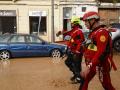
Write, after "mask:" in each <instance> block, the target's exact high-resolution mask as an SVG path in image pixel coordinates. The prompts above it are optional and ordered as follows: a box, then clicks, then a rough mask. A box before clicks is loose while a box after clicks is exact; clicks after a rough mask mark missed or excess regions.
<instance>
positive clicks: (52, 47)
mask: <svg viewBox="0 0 120 90" xmlns="http://www.w3.org/2000/svg"><path fill="white" fill-rule="evenodd" d="M66 50H67V46H66V45H63V44H57V43H49V42H46V41H44V40H42V39H41V38H39V37H38V36H35V35H28V34H7V35H1V36H0V59H9V58H11V57H30V56H52V57H61V56H62V55H64V54H65V52H66Z"/></svg>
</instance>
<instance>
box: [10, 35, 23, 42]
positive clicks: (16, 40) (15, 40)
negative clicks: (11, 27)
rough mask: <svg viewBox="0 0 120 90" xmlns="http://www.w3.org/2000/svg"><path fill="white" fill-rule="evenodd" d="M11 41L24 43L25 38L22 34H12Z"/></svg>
mask: <svg viewBox="0 0 120 90" xmlns="http://www.w3.org/2000/svg"><path fill="white" fill-rule="evenodd" d="M10 42H11V43H16V42H17V43H24V42H25V38H24V36H13V37H12V38H11V40H10Z"/></svg>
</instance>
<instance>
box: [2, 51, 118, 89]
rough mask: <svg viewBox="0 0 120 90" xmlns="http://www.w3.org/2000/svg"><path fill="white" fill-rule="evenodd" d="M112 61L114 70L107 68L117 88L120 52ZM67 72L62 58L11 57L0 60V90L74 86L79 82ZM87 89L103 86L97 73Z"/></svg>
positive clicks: (72, 87) (68, 87)
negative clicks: (55, 59) (115, 66)
mask: <svg viewBox="0 0 120 90" xmlns="http://www.w3.org/2000/svg"><path fill="white" fill-rule="evenodd" d="M114 61H115V63H116V65H117V67H118V71H116V72H115V71H113V70H112V71H111V77H112V83H113V85H114V86H115V88H116V90H120V85H119V83H120V79H119V78H120V54H118V53H115V54H114ZM83 65H84V62H83ZM71 75H72V73H71V72H69V70H68V68H67V67H66V66H65V65H64V59H63V60H60V61H59V62H57V63H55V61H53V60H52V59H51V58H49V57H38V58H16V59H11V60H10V61H6V62H0V90H78V87H79V84H71V82H70V80H69V78H70V77H71ZM89 90H103V89H102V86H101V84H100V82H99V80H98V77H97V75H96V76H95V78H94V79H93V80H92V82H91V83H90V84H89Z"/></svg>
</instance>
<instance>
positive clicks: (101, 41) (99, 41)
mask: <svg viewBox="0 0 120 90" xmlns="http://www.w3.org/2000/svg"><path fill="white" fill-rule="evenodd" d="M83 20H84V22H85V25H86V26H87V28H88V29H89V30H90V34H89V43H87V45H86V49H85V52H84V57H85V60H86V65H87V69H86V70H85V71H84V72H83V73H81V74H82V75H83V77H84V78H85V80H84V84H83V85H82V86H80V88H79V90H88V83H89V82H90V81H91V80H92V78H93V77H94V76H95V74H96V73H98V74H99V80H100V82H101V84H102V86H103V88H104V90H115V88H114V87H113V85H112V83H111V78H110V67H111V66H113V68H114V69H115V70H116V66H115V64H114V62H113V61H112V40H111V36H110V34H109V32H108V31H107V29H106V28H104V27H103V26H101V25H100V16H99V15H98V13H97V12H87V13H86V14H84V16H83Z"/></svg>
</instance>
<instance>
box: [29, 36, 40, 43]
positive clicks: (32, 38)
mask: <svg viewBox="0 0 120 90" xmlns="http://www.w3.org/2000/svg"><path fill="white" fill-rule="evenodd" d="M27 42H28V43H41V42H42V41H41V40H40V39H38V38H37V37H34V36H27Z"/></svg>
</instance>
